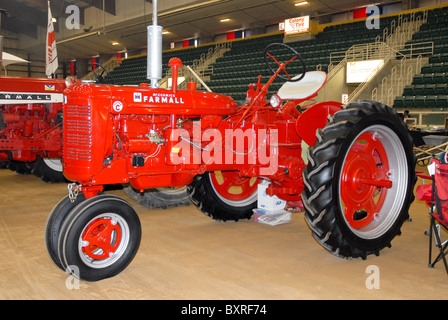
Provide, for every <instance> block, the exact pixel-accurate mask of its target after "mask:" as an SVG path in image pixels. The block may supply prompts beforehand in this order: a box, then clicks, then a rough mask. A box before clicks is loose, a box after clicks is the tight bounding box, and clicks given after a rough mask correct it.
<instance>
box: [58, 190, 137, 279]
mask: <svg viewBox="0 0 448 320" xmlns="http://www.w3.org/2000/svg"><path fill="white" fill-rule="evenodd" d="M140 240H141V225H140V220H139V218H138V216H137V213H136V212H135V211H134V209H133V208H132V207H131V205H130V204H129V203H128V202H126V201H125V200H123V199H121V198H119V197H115V196H111V195H99V196H95V197H93V198H89V199H87V200H85V201H83V202H82V203H80V204H79V205H77V206H76V207H74V208H73V209H72V210H71V211H70V213H69V214H68V215H67V217H66V218H65V219H64V222H63V225H62V226H61V228H60V232H59V237H58V256H59V258H60V260H61V263H62V265H63V267H64V268H65V270H68V271H69V272H71V273H72V275H73V276H75V277H77V278H79V279H82V280H86V281H98V280H102V279H105V278H109V277H113V276H115V275H117V274H119V273H120V272H121V271H123V270H124V269H125V268H126V267H127V266H128V265H129V263H130V262H131V261H132V260H133V258H134V256H135V255H136V253H137V250H138V248H139V245H140Z"/></svg>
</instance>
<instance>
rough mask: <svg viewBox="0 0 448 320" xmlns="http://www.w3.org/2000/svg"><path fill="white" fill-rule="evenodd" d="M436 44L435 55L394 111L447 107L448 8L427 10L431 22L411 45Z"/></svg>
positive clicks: (406, 87)
mask: <svg viewBox="0 0 448 320" xmlns="http://www.w3.org/2000/svg"><path fill="white" fill-rule="evenodd" d="M418 42H433V43H434V54H433V55H432V56H431V57H429V62H428V63H427V64H426V65H424V66H423V67H422V68H421V71H420V73H419V74H416V75H415V76H414V78H413V80H412V84H410V85H407V86H405V88H404V90H403V95H402V96H398V97H396V98H395V102H394V107H395V108H431V109H434V108H448V99H447V96H448V7H443V8H438V9H434V10H430V11H428V21H427V23H425V24H423V25H422V26H421V28H420V30H419V31H418V32H416V33H415V34H414V36H413V38H412V40H410V41H408V43H409V44H410V43H418Z"/></svg>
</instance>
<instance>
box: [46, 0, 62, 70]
mask: <svg viewBox="0 0 448 320" xmlns="http://www.w3.org/2000/svg"><path fill="white" fill-rule="evenodd" d="M46 50H47V52H46V71H45V73H46V74H47V77H51V75H52V74H53V73H55V72H56V70H57V69H58V64H59V62H58V52H57V50H56V36H55V33H54V27H53V16H52V15H51V9H50V1H48V25H47V45H46Z"/></svg>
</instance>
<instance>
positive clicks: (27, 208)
mask: <svg viewBox="0 0 448 320" xmlns="http://www.w3.org/2000/svg"><path fill="white" fill-rule="evenodd" d="M420 182H421V181H419V183H420ZM109 193H113V194H116V195H120V196H122V197H124V198H126V199H128V200H129V201H132V200H130V198H128V197H127V196H126V195H125V194H124V192H123V191H122V190H115V191H109ZM0 195H1V196H0V252H1V259H0V299H8V300H9V299H155V300H158V299H163V300H178V299H199V300H202V299H211V300H221V299H225V300H236V299H243V300H259V299H264V300H278V299H282V300H298V299H446V298H447V294H448V275H447V274H446V272H445V269H444V266H443V264H442V262H440V263H439V264H438V265H436V267H435V268H433V269H430V268H428V266H427V264H428V262H427V258H428V237H427V236H425V235H424V231H425V230H426V229H427V228H428V223H429V220H428V214H427V212H428V209H427V207H426V205H425V204H424V203H422V202H420V201H415V202H414V203H413V205H412V206H411V211H410V214H411V218H412V221H411V222H406V223H405V224H404V226H403V228H402V232H403V233H402V235H401V236H399V237H397V238H395V239H394V241H393V242H392V248H390V249H384V250H383V251H381V254H380V256H379V257H375V256H369V258H368V259H367V260H361V259H355V260H343V259H341V258H337V257H335V256H333V255H331V254H330V253H328V252H327V251H326V250H324V249H323V248H322V247H321V246H320V245H319V244H318V243H317V242H316V241H315V240H314V238H313V237H312V236H311V232H310V230H309V228H308V226H307V225H306V223H305V221H304V216H303V213H294V214H293V216H292V221H291V222H290V223H288V224H284V225H279V226H275V227H272V226H267V225H263V224H259V223H255V222H254V221H252V220H250V221H249V220H248V221H241V222H238V223H220V222H216V221H214V220H212V219H210V218H208V217H206V216H205V215H203V214H202V213H201V212H200V211H199V210H198V209H196V207H195V206H193V205H192V206H190V207H183V208H174V209H168V210H149V209H146V208H144V207H142V206H140V205H138V204H135V202H132V203H133V204H134V208H135V209H136V211H137V212H138V213H139V216H140V219H141V222H142V228H143V236H142V243H141V246H140V250H139V252H138V253H137V256H136V257H135V259H134V260H133V261H132V263H131V264H130V265H129V267H128V268H127V269H126V270H124V271H123V272H122V273H121V274H119V275H118V276H116V277H114V278H111V279H106V280H103V281H100V282H94V283H91V282H83V281H81V282H80V283H78V282H74V281H72V280H73V279H71V278H70V277H68V275H67V274H65V273H64V272H62V271H61V270H60V269H59V268H58V267H56V266H55V265H54V264H53V262H52V261H51V259H50V258H49V256H48V254H47V251H46V247H45V239H44V231H45V225H46V220H47V217H48V215H49V213H50V211H51V210H52V208H53V206H54V205H55V204H56V203H57V202H58V201H59V200H60V199H61V198H63V197H64V196H66V195H67V188H66V184H46V183H44V182H42V181H41V180H39V179H38V178H36V177H34V176H32V175H30V176H20V175H17V174H15V173H13V172H11V171H9V170H6V169H0ZM444 235H445V236H447V234H446V233H445V234H444ZM370 266H373V267H370ZM370 268H374V270H376V273H371V271H369V270H371V269H370ZM373 275H376V276H377V277H376V278H375V279H376V282H375V283H377V284H379V288H377V289H371V288H370V289H369V286H367V285H366V283H367V284H370V283H372V282H371V281H370V280H369V279H371V278H372V277H373Z"/></svg>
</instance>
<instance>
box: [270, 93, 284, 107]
mask: <svg viewBox="0 0 448 320" xmlns="http://www.w3.org/2000/svg"><path fill="white" fill-rule="evenodd" d="M269 103H270V104H271V106H273V107H274V108H277V107H278V106H279V105H281V104H282V99H280V97H279V96H278V95H277V94H274V95H272V97H271V99H270V100H269Z"/></svg>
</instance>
